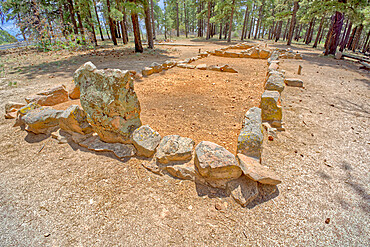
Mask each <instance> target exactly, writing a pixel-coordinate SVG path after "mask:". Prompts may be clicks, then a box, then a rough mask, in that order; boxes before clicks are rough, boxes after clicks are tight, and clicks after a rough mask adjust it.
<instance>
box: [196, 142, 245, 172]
mask: <svg viewBox="0 0 370 247" xmlns="http://www.w3.org/2000/svg"><path fill="white" fill-rule="evenodd" d="M194 163H195V165H196V167H197V168H198V171H199V173H200V175H202V176H203V177H205V178H209V179H235V178H238V177H240V176H241V174H242V170H241V169H240V167H239V164H238V162H237V161H236V158H235V156H234V155H233V154H232V153H230V152H229V151H227V150H226V149H225V148H224V147H221V146H220V145H217V144H215V143H213V142H209V141H202V142H200V143H199V144H198V145H197V147H196V148H195V162H194Z"/></svg>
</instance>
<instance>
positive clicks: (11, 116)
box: [4, 111, 17, 119]
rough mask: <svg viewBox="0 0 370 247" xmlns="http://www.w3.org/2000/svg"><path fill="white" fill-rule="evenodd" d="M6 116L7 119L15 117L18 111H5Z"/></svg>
mask: <svg viewBox="0 0 370 247" xmlns="http://www.w3.org/2000/svg"><path fill="white" fill-rule="evenodd" d="M4 117H5V119H14V118H16V117H17V112H16V111H13V112H8V113H5V115H4Z"/></svg>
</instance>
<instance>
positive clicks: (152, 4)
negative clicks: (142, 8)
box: [150, 0, 156, 40]
mask: <svg viewBox="0 0 370 247" xmlns="http://www.w3.org/2000/svg"><path fill="white" fill-rule="evenodd" d="M150 16H151V17H152V28H153V39H154V40H155V39H156V36H155V23H154V3H153V0H150Z"/></svg>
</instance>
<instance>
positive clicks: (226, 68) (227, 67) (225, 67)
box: [220, 64, 238, 73]
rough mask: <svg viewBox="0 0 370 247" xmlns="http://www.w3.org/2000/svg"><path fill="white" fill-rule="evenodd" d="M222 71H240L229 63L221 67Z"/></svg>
mask: <svg viewBox="0 0 370 247" xmlns="http://www.w3.org/2000/svg"><path fill="white" fill-rule="evenodd" d="M220 69H221V71H222V72H228V73H238V71H236V70H235V69H233V68H231V67H230V66H229V65H227V64H225V65H223V66H221V67H220Z"/></svg>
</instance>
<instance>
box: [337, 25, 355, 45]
mask: <svg viewBox="0 0 370 247" xmlns="http://www.w3.org/2000/svg"><path fill="white" fill-rule="evenodd" d="M351 29H352V22H351V21H350V20H348V27H347V30H346V33H344V34H343V39H342V42H341V43H340V48H339V51H340V52H343V51H344V48H346V45H347V43H348V40H349V35H350V34H351Z"/></svg>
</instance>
